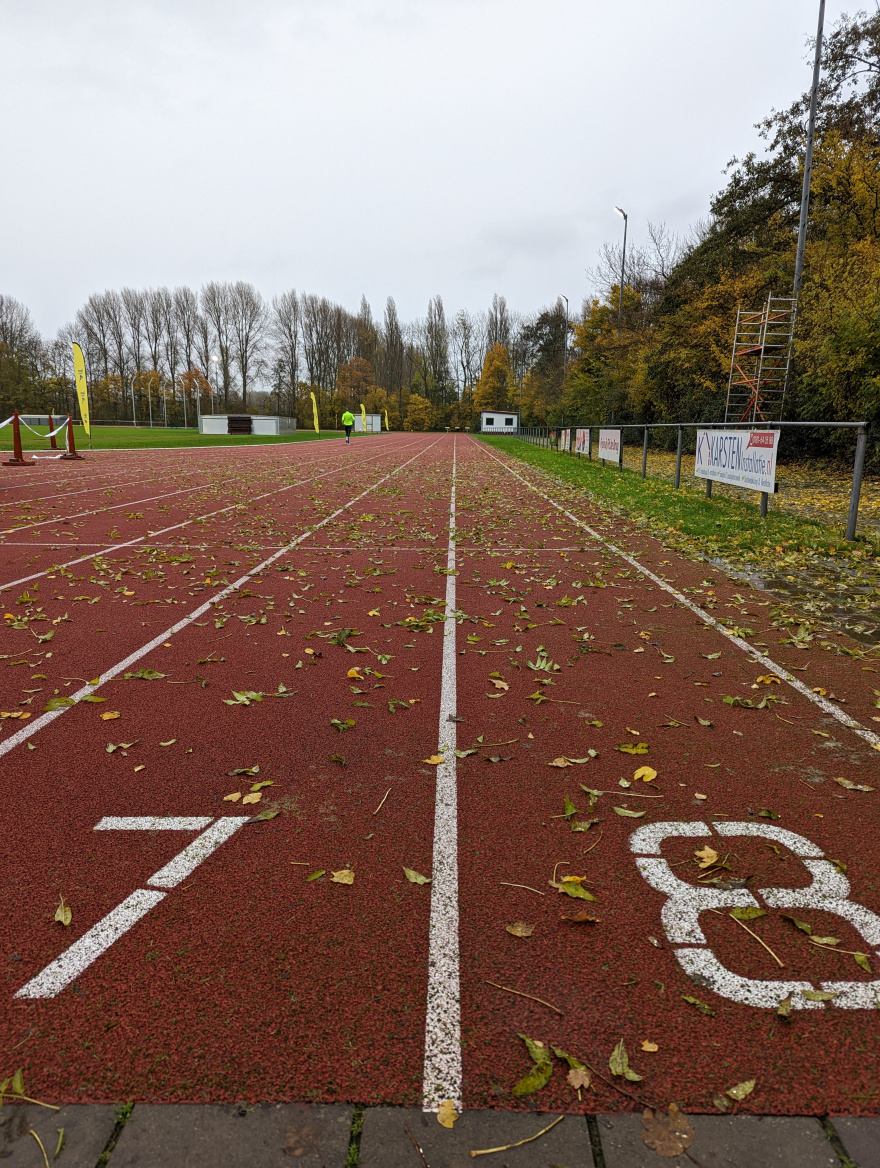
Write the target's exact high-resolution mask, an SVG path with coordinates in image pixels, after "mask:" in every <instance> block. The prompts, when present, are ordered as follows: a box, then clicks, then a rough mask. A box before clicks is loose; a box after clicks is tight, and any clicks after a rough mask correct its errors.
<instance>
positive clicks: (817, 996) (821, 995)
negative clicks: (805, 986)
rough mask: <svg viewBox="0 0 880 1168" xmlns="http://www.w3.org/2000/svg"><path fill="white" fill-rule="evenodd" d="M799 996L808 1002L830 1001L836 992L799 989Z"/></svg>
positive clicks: (835, 995)
mask: <svg viewBox="0 0 880 1168" xmlns="http://www.w3.org/2000/svg"><path fill="white" fill-rule="evenodd" d="M801 997H803V998H806V999H807V1001H808V1002H830V1001H832V1000H833V999H834V998H836V997H837V994H836V993H833V994H831V993H829V992H828V991H827V990H801Z"/></svg>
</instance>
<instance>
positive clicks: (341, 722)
mask: <svg viewBox="0 0 880 1168" xmlns="http://www.w3.org/2000/svg"><path fill="white" fill-rule="evenodd" d="M330 725H331V726H332V727H333V729H334V730H338V731H339V733H340V734H342V733H344V732H345V731H346V730H351V728H352V727H353V726H354V725H355V720H354V718H331V719H330Z"/></svg>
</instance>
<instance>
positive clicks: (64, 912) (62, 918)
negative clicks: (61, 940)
mask: <svg viewBox="0 0 880 1168" xmlns="http://www.w3.org/2000/svg"><path fill="white" fill-rule="evenodd" d="M55 920H56V921H59V922H60V923H61V924H62V925H64V927H65V929H66V928H67V926H68V925H69V924H70V922H71V921H72V920H73V913H72V912H71V910H70V905H69V904H67V903H66V901H65V899H64V897H63V896H62V897H59V903H58V907H57V908H56V909H55Z"/></svg>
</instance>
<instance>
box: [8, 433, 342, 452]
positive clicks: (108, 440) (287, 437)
mask: <svg viewBox="0 0 880 1168" xmlns="http://www.w3.org/2000/svg"><path fill="white" fill-rule="evenodd" d="M0 434H2V438H0V446H2V450H3V452H4V453H10V452H11V451H12V429H11V427H7V428H6V429H5V430H3V431H0ZM341 437H342V431H341V430H322V431H321V433H320V434H315V433H314V431H312V430H302V431H299V432H298V433H296V434H281V435H278V436H277V437H275V436H272V437H269V436H266V435H257V434H199V433H198V431H196V430H182V429H181V430H166V429H164V428H162V427H159V426H154V427H153V428H152V429H150V427H149V426H138V427H137V428H135V427H134V426H93V427H92V438H91V446H92V449H93V450H147V449H156V448H160V447H162V448H168V447H180V446H271V445H273V444H276V443H279V442H316V441H320V440H321V439H323V438H341ZM56 441H58V443H59V447H60V446H61V445H63V444H62V442H61V435H59V436H58V438H57V439H56ZM74 441H75V442H76V447H77V450H79V451H81V452H82V453H87V452H88V449H89V439H88V438H87V437H86V435H85V433H84V431H83V429H82V427H81V426H76V427H75V429H74ZM21 444H22V448H23V449H24V450H48V449H49V443H48V442H47V441H41V440H40V439H39V438H37V437H36V436H35V435H34V434H31V432H30V431H29V430H26V429H25V428H24V427H22V431H21Z"/></svg>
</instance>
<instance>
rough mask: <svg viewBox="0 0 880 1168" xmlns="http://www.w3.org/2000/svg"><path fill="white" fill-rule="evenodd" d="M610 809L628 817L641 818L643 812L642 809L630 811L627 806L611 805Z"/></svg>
mask: <svg viewBox="0 0 880 1168" xmlns="http://www.w3.org/2000/svg"><path fill="white" fill-rule="evenodd" d="M612 810H613V811H614V812H615V813H616V814H617V815H625V816H627V817H628V818H629V819H641V818H642V816H643V815H644V814H645V813H644V811H630V810H629V808H628V807H613V808H612Z"/></svg>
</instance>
